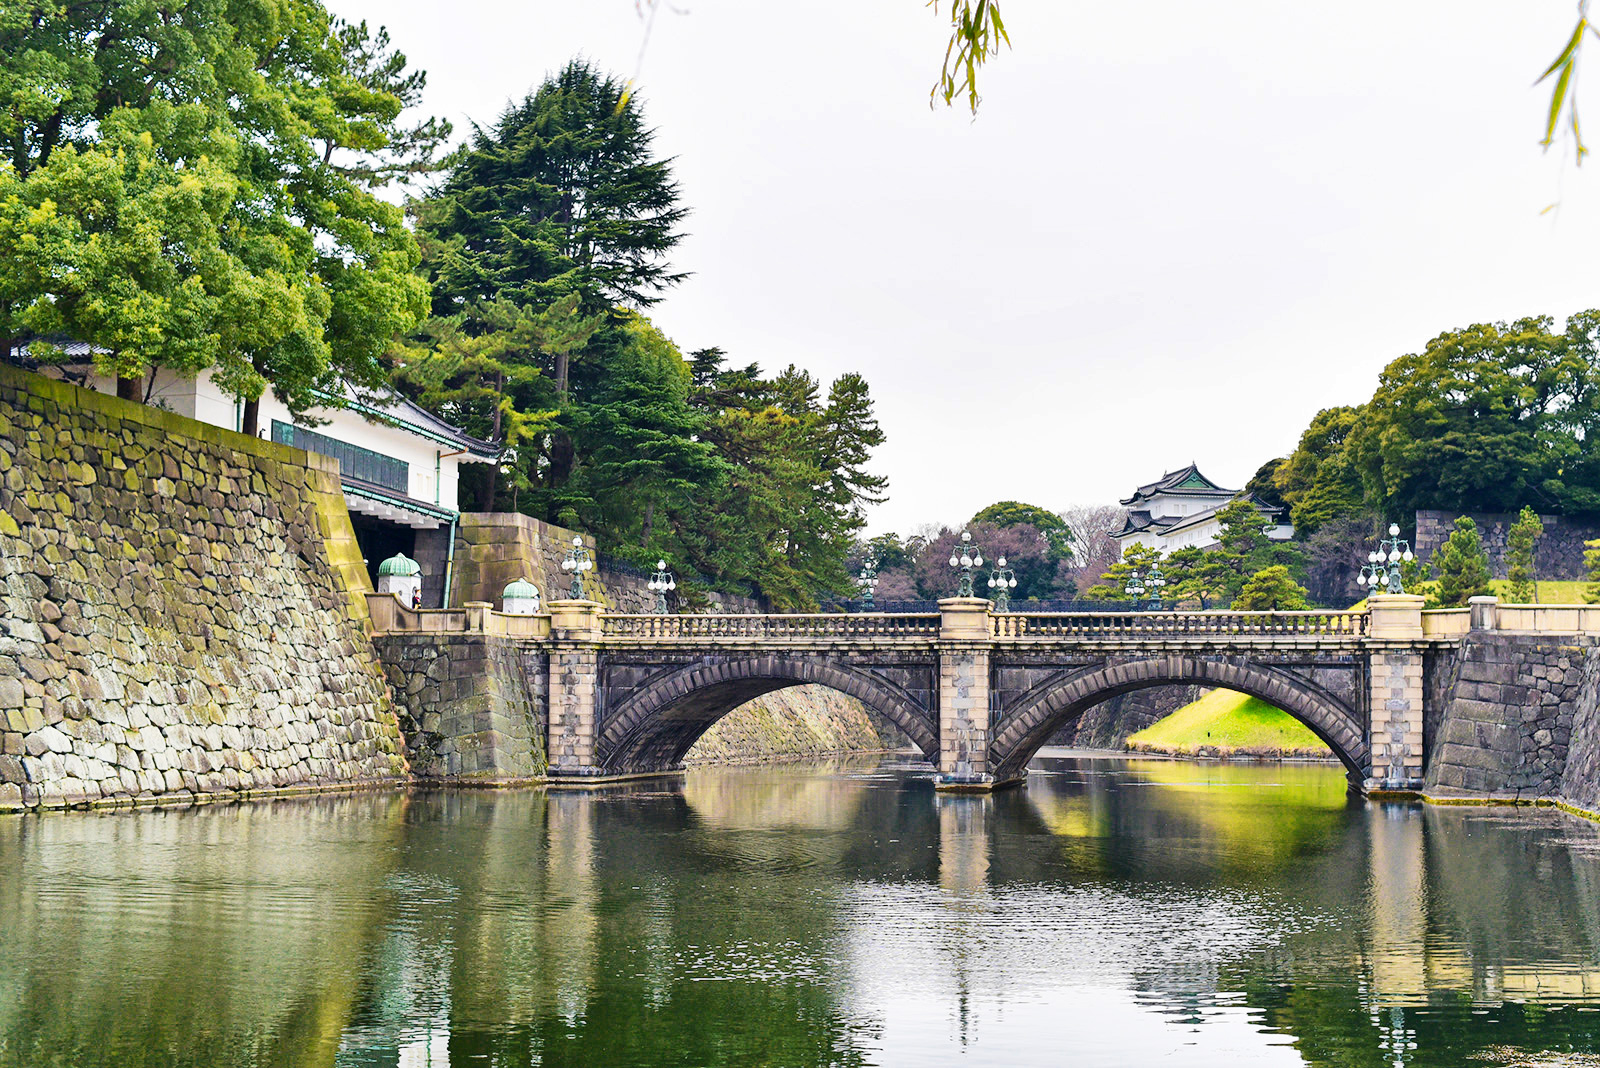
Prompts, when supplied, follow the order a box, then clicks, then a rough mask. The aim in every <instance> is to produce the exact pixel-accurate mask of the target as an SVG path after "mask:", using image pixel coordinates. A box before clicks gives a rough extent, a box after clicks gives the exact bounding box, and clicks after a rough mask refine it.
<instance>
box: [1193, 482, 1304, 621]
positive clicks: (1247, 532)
mask: <svg viewBox="0 0 1600 1068" xmlns="http://www.w3.org/2000/svg"><path fill="white" fill-rule="evenodd" d="M1217 521H1218V523H1219V524H1220V525H1221V529H1220V531H1219V532H1218V536H1217V544H1216V546H1215V547H1213V548H1211V549H1207V550H1206V551H1205V555H1204V559H1203V561H1202V562H1201V563H1200V564H1199V566H1198V567H1197V568H1196V569H1195V575H1194V578H1193V579H1192V580H1190V582H1189V583H1188V587H1189V591H1188V592H1193V593H1195V594H1197V595H1200V596H1209V597H1215V598H1216V599H1217V600H1222V601H1229V602H1231V601H1233V600H1234V599H1235V598H1237V597H1238V596H1239V594H1240V593H1241V591H1243V589H1244V585H1245V583H1246V582H1247V581H1249V578H1250V576H1251V575H1254V574H1255V573H1256V572H1258V571H1261V570H1263V569H1265V568H1269V567H1273V566H1277V565H1282V566H1284V567H1285V568H1288V569H1290V570H1291V572H1293V573H1295V574H1296V575H1298V574H1299V573H1301V571H1302V569H1303V566H1304V565H1303V562H1302V559H1301V553H1300V550H1299V548H1298V547H1297V546H1295V545H1293V544H1291V543H1287V542H1274V541H1273V540H1272V539H1270V538H1268V537H1267V535H1266V532H1265V531H1266V519H1265V517H1264V516H1263V515H1262V514H1261V510H1260V509H1259V508H1257V507H1256V505H1255V504H1254V503H1253V502H1252V501H1251V500H1250V499H1249V498H1247V497H1238V498H1235V499H1234V500H1232V501H1230V502H1229V503H1228V504H1226V505H1225V506H1223V507H1222V508H1221V509H1220V510H1218V512H1217Z"/></svg>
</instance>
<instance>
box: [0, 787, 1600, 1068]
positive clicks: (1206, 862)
mask: <svg viewBox="0 0 1600 1068" xmlns="http://www.w3.org/2000/svg"><path fill="white" fill-rule="evenodd" d="M0 871H4V872H5V873H6V877H5V878H4V879H3V880H0V1066H6V1068H9V1066H11V1065H16V1066H24V1065H26V1066H28V1068H33V1066H40V1065H58V1064H59V1065H98V1064H105V1065H113V1064H115V1065H139V1064H152V1065H154V1064H162V1065H185V1066H187V1065H194V1066H197V1068H198V1066H202V1065H204V1066H213V1065H240V1066H264V1065H297V1066H298V1065H353V1066H355V1065H359V1066H383V1068H398V1066H412V1065H429V1066H433V1065H440V1066H442V1065H451V1066H458V1065H506V1066H521V1065H527V1066H532V1065H536V1064H537V1065H567V1064H571V1065H577V1064H606V1065H704V1064H741V1065H742V1064H783V1065H857V1064H859V1065H867V1064H902V1063H922V1062H929V1063H931V1062H943V1061H948V1060H951V1059H953V1058H956V1057H961V1058H962V1059H963V1060H964V1061H965V1062H966V1063H972V1064H1006V1065H1027V1064H1056V1063H1060V1062H1061V1061H1063V1060H1069V1059H1070V1060H1071V1061H1072V1062H1073V1063H1077V1064H1132V1063H1144V1062H1147V1061H1155V1060H1158V1059H1159V1060H1161V1061H1163V1062H1168V1063H1178V1064H1222V1063H1233V1064H1239V1063H1244V1064H1314V1065H1330V1066H1331V1065H1339V1066H1344V1065H1372V1066H1374V1068H1377V1066H1380V1065H1383V1066H1389V1068H1393V1066H1395V1065H1418V1066H1423V1065H1460V1064H1464V1063H1515V1062H1517V1060H1518V1059H1519V1058H1524V1059H1526V1058H1535V1060H1528V1063H1536V1062H1537V1063H1582V1062H1579V1061H1572V1060H1570V1059H1569V1060H1567V1061H1565V1062H1564V1061H1562V1060H1560V1059H1559V1058H1561V1057H1568V1058H1570V1056H1571V1055H1573V1054H1579V1053H1593V1052H1595V1051H1596V1050H1597V1049H1600V1012H1595V1011H1594V1010H1596V1009H1600V962H1597V956H1596V948H1597V945H1600V939H1597V935H1600V931H1597V927H1596V925H1597V922H1600V898H1597V894H1600V881H1597V880H1600V835H1597V833H1596V828H1595V827H1594V826H1593V825H1591V824H1587V823H1583V822H1580V821H1576V820H1571V819H1568V818H1566V817H1561V816H1559V815H1556V814H1552V813H1547V812H1533V811H1527V810H1502V809H1434V808H1427V809H1424V808H1418V807H1413V806H1402V805H1380V804H1365V803H1361V802H1359V801H1357V802H1352V801H1350V800H1349V799H1348V798H1347V797H1346V795H1345V789H1344V778H1343V774H1342V773H1341V772H1340V771H1339V770H1338V769H1334V768H1318V767H1239V766H1217V765H1210V766H1202V765H1188V764H1178V763H1172V762H1160V761H1080V760H1072V759H1065V760H1044V761H1042V762H1041V763H1040V765H1039V770H1038V771H1037V772H1036V774H1035V776H1034V777H1033V780H1032V781H1031V783H1030V784H1029V786H1028V787H1027V788H1026V789H1025V790H1021V791H1015V792H1011V793H1005V794H1000V795H997V796H993V797H971V796H965V797H964V796H946V795H936V794H935V793H934V792H933V791H932V789H931V787H930V784H929V783H928V782H927V781H926V780H924V779H922V778H919V777H918V776H916V775H913V774H907V773H905V772H904V771H900V770H895V769H882V768H877V767H874V766H860V765H855V766H852V765H836V766H829V767H822V768H812V769H799V768H782V769H734V770H724V771H716V770H703V771H699V772H696V773H694V774H693V775H691V776H690V777H689V779H688V780H687V782H686V783H684V784H682V785H681V787H677V788H669V787H663V786H659V785H657V786H652V787H649V788H632V789H627V790H618V791H613V792H607V793H600V794H572V793H552V794H549V795H546V794H542V793H538V792H508V793H459V794H442V795H424V796H417V797H412V798H409V799H406V798H400V797H393V796H362V797H352V798H344V799H334V800H329V799H322V800H307V801H296V802H282V803H277V804H271V805H257V806H242V807H226V808H224V807H217V808H202V809H196V810H193V811H188V812H145V813H131V814H130V813H117V814H107V815H51V816H44V817H39V818H32V817H30V818H27V819H13V820H6V821H0ZM1546 1051H1554V1052H1553V1053H1546ZM1536 1056H1543V1057H1544V1058H1545V1060H1544V1061H1537V1060H1536ZM1551 1056H1555V1057H1556V1058H1557V1059H1556V1060H1554V1061H1551V1060H1550V1059H1549V1058H1550V1057H1551Z"/></svg>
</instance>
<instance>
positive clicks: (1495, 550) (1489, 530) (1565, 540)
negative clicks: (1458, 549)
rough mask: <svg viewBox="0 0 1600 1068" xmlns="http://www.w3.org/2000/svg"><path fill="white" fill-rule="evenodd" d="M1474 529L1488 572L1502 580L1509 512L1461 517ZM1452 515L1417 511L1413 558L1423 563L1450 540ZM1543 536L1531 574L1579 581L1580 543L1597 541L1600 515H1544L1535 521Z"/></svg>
mask: <svg viewBox="0 0 1600 1068" xmlns="http://www.w3.org/2000/svg"><path fill="white" fill-rule="evenodd" d="M1465 514H1466V515H1467V516H1468V517H1469V518H1470V519H1471V520H1472V521H1473V522H1474V523H1476V524H1477V525H1478V536H1479V538H1481V539H1482V541H1483V551H1484V552H1485V553H1487V554H1488V557H1489V571H1490V573H1491V574H1492V575H1494V577H1495V578H1505V577H1506V539H1507V538H1508V537H1509V535H1510V533H1511V525H1512V524H1513V523H1515V522H1516V521H1517V516H1516V513H1513V512H1468V513H1465ZM1456 515H1457V513H1455V512H1439V511H1419V512H1417V514H1416V519H1417V544H1416V550H1417V558H1418V559H1420V560H1422V561H1423V562H1427V561H1429V560H1432V559H1433V554H1434V553H1436V552H1438V551H1439V547H1440V546H1441V545H1443V544H1444V543H1445V541H1446V540H1448V539H1449V537H1450V532H1451V531H1452V530H1454V529H1455V523H1456ZM1539 519H1540V521H1541V522H1542V523H1543V524H1544V533H1543V534H1542V535H1540V537H1539V540H1538V542H1537V544H1536V545H1535V546H1534V553H1533V555H1534V570H1535V571H1536V572H1537V573H1538V576H1539V577H1540V578H1542V579H1558V580H1559V579H1567V580H1574V579H1582V578H1586V577H1587V576H1588V573H1589V572H1588V569H1587V568H1586V567H1584V564H1583V543H1584V542H1585V541H1589V540H1592V539H1594V538H1600V515H1594V514H1587V515H1544V516H1540V517H1539Z"/></svg>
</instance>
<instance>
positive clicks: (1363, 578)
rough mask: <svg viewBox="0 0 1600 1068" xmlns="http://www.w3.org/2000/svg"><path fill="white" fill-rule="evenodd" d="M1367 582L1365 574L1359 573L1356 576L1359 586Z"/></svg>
mask: <svg viewBox="0 0 1600 1068" xmlns="http://www.w3.org/2000/svg"><path fill="white" fill-rule="evenodd" d="M1366 584H1367V576H1365V575H1357V576H1356V585H1357V586H1365V585H1366Z"/></svg>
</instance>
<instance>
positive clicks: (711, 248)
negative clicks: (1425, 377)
mask: <svg viewBox="0 0 1600 1068" xmlns="http://www.w3.org/2000/svg"><path fill="white" fill-rule="evenodd" d="M330 7H332V9H333V10H334V11H335V12H336V13H337V14H340V15H342V16H344V17H346V18H352V19H363V18H364V19H366V20H368V21H369V22H371V23H374V24H383V25H387V26H388V27H389V29H390V32H391V34H392V36H393V38H394V40H395V43H396V44H397V45H398V46H399V47H400V48H401V49H402V50H403V51H405V52H406V54H407V55H408V56H409V57H410V58H411V60H412V62H413V64H414V65H416V66H420V67H422V68H423V69H425V70H426V71H427V72H428V76H429V84H428V90H427V95H426V100H425V106H426V110H427V111H428V112H430V113H432V114H438V115H442V116H444V117H446V118H448V119H450V120H451V121H452V122H454V123H455V124H456V126H457V128H458V131H465V130H467V129H468V128H470V124H471V123H472V122H478V123H480V124H485V125H487V124H490V123H492V122H493V121H494V120H495V118H496V117H497V116H498V114H499V112H500V111H501V110H502V109H503V108H504V107H505V105H506V104H507V103H508V102H510V101H512V100H514V99H520V98H521V97H522V96H524V95H525V94H527V93H529V92H531V91H533V90H534V89H536V88H537V86H538V84H539V83H540V81H541V80H542V79H543V78H544V76H545V75H546V74H547V73H549V72H551V71H554V70H556V69H558V68H559V67H561V66H562V65H563V64H564V63H565V62H566V61H567V60H568V59H570V58H571V57H573V56H576V55H583V56H586V57H588V58H589V59H590V60H592V61H593V62H595V63H596V64H597V65H599V66H601V67H603V68H605V69H607V70H609V71H612V72H614V73H616V74H618V75H620V76H623V77H637V86H638V93H639V96H640V100H641V101H642V105H643V107H644V111H645V115H646V118H647V120H648V121H649V122H650V124H652V125H653V126H654V127H655V128H656V129H657V139H656V148H657V151H658V152H659V153H660V154H661V155H662V156H666V157H671V158H673V159H674V160H675V162H674V173H675V175H676V177H677V179H678V181H679V183H680V185H681V195H682V199H683V202H684V203H685V204H686V205H687V206H688V207H689V208H690V210H691V214H690V216H689V219H688V221H687V224H686V230H687V237H686V238H685V239H684V240H683V242H682V243H681V245H680V246H679V247H678V249H677V250H676V251H675V253H674V256H673V263H674V265H675V266H676V267H678V268H679V269H682V270H687V271H689V272H691V277H690V278H689V279H688V280H687V281H686V282H684V283H683V284H682V285H681V286H679V287H677V288H676V289H674V290H673V291H671V292H670V293H669V294H668V295H667V296H666V297H665V299H663V300H662V301H661V303H660V304H658V305H657V306H656V307H655V308H653V309H651V311H650V313H649V314H650V316H651V318H652V319H653V320H654V321H655V322H656V323H657V325H658V326H660V327H661V328H662V329H663V330H664V331H665V332H666V333H667V334H668V335H669V336H670V337H672V338H673V340H674V341H676V342H677V343H678V345H679V347H680V348H681V349H682V350H683V351H685V352H689V351H691V350H694V349H699V348H704V347H707V346H712V345H716V346H720V347H722V348H723V349H725V350H727V352H728V354H729V356H730V359H731V360H732V361H734V362H736V363H739V364H743V363H748V362H752V361H754V362H757V363H760V364H761V365H762V366H763V367H765V368H768V369H771V370H776V369H778V368H781V367H783V366H785V365H787V364H790V363H794V364H797V365H799V366H801V367H804V368H806V369H808V370H810V371H811V372H812V373H813V374H815V375H817V376H818V377H820V378H821V379H823V380H824V382H826V381H827V380H830V379H831V378H833V377H834V376H836V375H838V374H840V373H843V372H846V371H857V372H860V373H861V374H863V375H865V376H866V378H867V380H868V382H869V383H870V384H871V387H872V391H873V395H874V398H875V400H876V404H877V412H878V416H879V419H880V422H881V424H882V426H883V429H884V431H885V433H886V435H887V438H888V440H887V442H886V444H885V445H883V446H882V447H881V448H880V449H879V450H878V453H877V457H876V461H875V465H874V467H875V470H876V471H877V473H879V474H882V475H885V476H887V477H888V479H889V494H890V498H889V500H888V502H887V503H885V504H883V505H881V506H878V507H877V508H875V509H874V510H873V511H872V512H871V514H870V525H869V530H870V532H871V533H881V532H883V531H889V530H893V531H898V532H900V533H902V534H905V533H908V532H909V531H910V530H912V529H913V528H916V527H918V526H921V525H923V524H926V523H930V522H940V523H947V524H959V523H961V522H963V521H964V520H965V519H967V518H968V517H970V516H971V515H972V514H973V513H974V512H976V511H977V510H978V509H980V508H982V507H983V506H985V505H987V504H989V503H991V502H993V501H996V500H1007V499H1018V500H1024V501H1027V502H1029V503H1033V504H1038V505H1042V506H1045V507H1048V508H1052V509H1061V508H1064V507H1066V506H1068V505H1071V504H1099V503H1111V502H1114V501H1116V500H1117V499H1119V498H1121V497H1124V496H1127V495H1128V494H1129V493H1130V492H1131V491H1132V490H1133V489H1134V487H1135V486H1137V485H1138V484H1140V483H1143V482H1149V481H1151V480H1153V479H1155V478H1157V477H1159V476H1160V475H1162V474H1163V473H1165V472H1166V471H1169V470H1176V469H1177V468H1179V467H1182V466H1183V465H1185V464H1188V463H1189V462H1191V461H1193V462H1196V463H1198V464H1199V465H1200V467H1201V470H1202V471H1204V472H1205V473H1206V474H1207V475H1208V476H1210V477H1211V478H1212V479H1213V480H1215V481H1218V482H1220V483H1222V484H1223V485H1228V486H1240V485H1243V484H1244V482H1245V481H1246V480H1247V479H1248V478H1249V477H1250V475H1251V474H1252V473H1253V472H1254V471H1255V469H1256V468H1257V467H1258V466H1259V465H1260V464H1261V463H1262V462H1263V461H1265V460H1268V459H1271V458H1272V457H1275V456H1281V455H1284V454H1286V453H1288V452H1289V451H1291V450H1292V449H1293V447H1294V444H1295V441H1296V440H1297V438H1298V437H1299V434H1300V432H1301V431H1302V430H1303V429H1304V428H1305V425H1306V423H1307V422H1308V421H1309V419H1310V418H1311V416H1312V415H1313V414H1315V412H1316V411H1317V410H1319V409H1321V408H1324V407H1328V406H1330V405H1335V404H1351V403H1360V402H1362V401H1364V400H1366V399H1367V398H1368V397H1370V396H1371V393H1372V390H1373V388H1374V387H1375V386H1376V384H1377V376H1378V373H1379V371H1380V370H1381V369H1382V368H1383V366H1384V365H1385V364H1387V363H1388V362H1389V361H1390V360H1392V359H1394V358H1395V357H1397V356H1400V355H1403V354H1405V353H1408V352H1416V351H1419V350H1420V349H1422V348H1423V347H1424V346H1425V345H1426V344H1427V342H1428V340H1429V339H1430V338H1432V337H1434V336H1437V335H1438V334H1440V333H1442V332H1444V331H1447V330H1451V329H1455V328H1458V327H1462V326H1467V325H1469V324H1472V323H1479V322H1488V321H1497V320H1506V319H1516V318H1521V317H1523V316H1528V315H1551V316H1554V317H1555V318H1556V320H1557V322H1558V323H1559V322H1560V320H1561V319H1562V318H1564V317H1565V316H1566V315H1567V314H1569V313H1571V312H1574V311H1578V310H1582V309H1585V308H1589V307H1594V306H1600V293H1597V292H1596V280H1597V279H1596V265H1597V263H1600V257H1597V256H1596V252H1595V248H1596V245H1595V238H1596V235H1597V223H1600V160H1596V161H1592V162H1590V163H1589V164H1588V165H1587V166H1585V167H1582V168H1578V167H1575V166H1574V165H1573V162H1572V159H1571V157H1572V151H1571V149H1570V147H1564V146H1557V147H1556V148H1553V149H1551V150H1550V151H1549V152H1547V153H1546V152H1543V151H1541V149H1540V147H1539V145H1538V141H1539V138H1540V136H1541V135H1542V133H1543V122H1544V119H1545V114H1546V109H1547V108H1548V104H1549V95H1548V92H1547V89H1546V87H1542V86H1541V87H1535V86H1534V84H1533V83H1534V82H1535V80H1536V79H1537V78H1538V76H1539V74H1540V73H1541V72H1542V71H1543V70H1544V68H1545V67H1546V66H1547V65H1548V64H1549V62H1550V61H1551V60H1552V59H1553V58H1554V57H1555V54H1556V53H1557V52H1558V51H1559V50H1560V48H1561V47H1562V45H1564V44H1565V42H1566V39H1567V37H1568V35H1569V34H1570V33H1571V31H1572V25H1573V22H1574V21H1575V18H1576V11H1575V6H1574V4H1573V3H1572V2H1571V0H1495V2H1490V0H1448V2H1444V0H1404V2H1397V0H1345V2H1343V3H1341V4H1338V5H1333V4H1316V3H1292V4H1291V3H1283V2H1282V0H1210V2H1208V3H1195V2H1194V0H1142V2H1140V3H1137V4H1117V3H1105V2H1103V0H1101V2H1092V3H1091V2H1087V0H1003V6H1002V9H1001V10H1002V11H1003V13H1004V15H1005V17H1006V22H1007V27H1008V29H1009V30H1010V33H1011V39H1012V44H1013V48H1012V49H1011V50H1010V51H1008V52H1006V53H1004V54H1002V55H1001V56H999V57H998V58H996V59H995V60H993V61H992V62H991V63H990V64H989V66H988V67H987V68H986V69H985V70H984V72H983V74H982V78H981V82H980V89H981V92H982V97H983V101H982V106H981V108H980V109H979V112H978V115H977V116H976V118H974V117H973V116H972V115H971V114H970V113H969V112H968V111H966V110H965V108H964V107H958V108H946V107H944V106H943V105H942V104H941V105H940V106H938V107H934V108H930V107H929V97H928V92H929V89H930V88H931V87H932V85H933V82H934V80H935V77H936V75H937V73H938V69H939V65H940V60H941V58H942V56H943V51H944V45H945V40H946V33H945V25H944V23H943V22H942V21H941V19H940V18H939V16H937V15H936V14H935V13H934V12H933V11H932V10H931V9H929V8H927V7H925V6H924V5H923V2H922V0H808V2H806V3H772V2H757V0H678V2H677V3H676V5H675V6H672V7H665V6H664V7H663V8H662V9H661V11H660V12H659V14H658V16H657V17H656V19H655V21H654V24H653V26H652V27H651V28H650V32H649V35H648V39H646V33H645V30H646V24H645V22H644V21H643V20H642V19H641V16H640V13H639V11H638V8H637V7H636V3H635V0H523V2H521V3H517V4H509V3H494V2H473V0H463V2H458V3H455V4H452V5H441V4H438V3H432V2H422V0H330ZM1591 50H1595V51H1596V59H1595V60H1594V62H1600V46H1591ZM1579 92H1580V97H1579V99H1580V101H1581V100H1583V99H1586V97H1585V96H1584V95H1582V86H1581V84H1580V89H1579ZM1591 95H1593V94H1591ZM1591 108H1600V100H1597V101H1595V102H1592V103H1591ZM1596 113H1597V114H1600V111H1597V112H1596ZM1597 129H1600V127H1597ZM1594 136H1595V137H1596V138H1597V139H1600V132H1597V133H1596V134H1595V135H1594ZM1551 205H1555V207H1554V208H1552V209H1551V210H1548V211H1546V210H1545V209H1546V208H1548V207H1550V206H1551Z"/></svg>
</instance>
